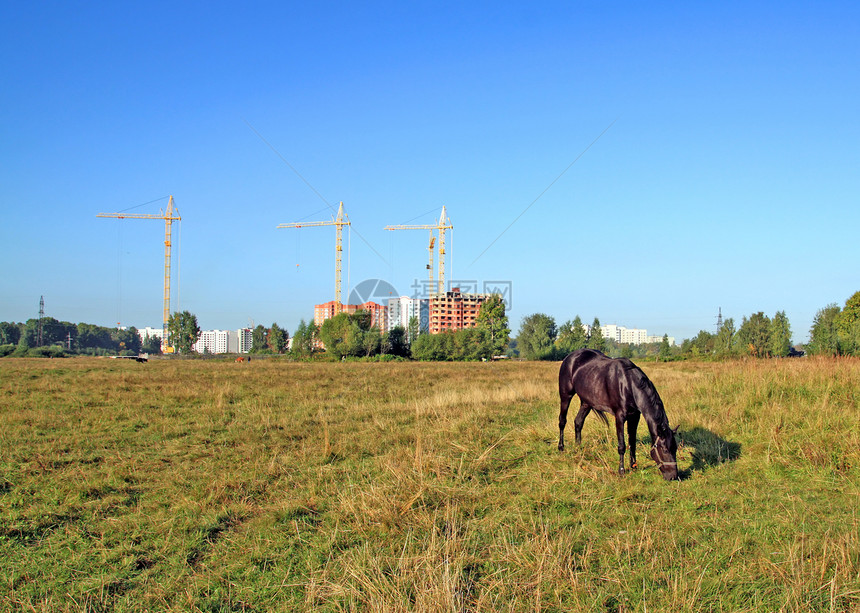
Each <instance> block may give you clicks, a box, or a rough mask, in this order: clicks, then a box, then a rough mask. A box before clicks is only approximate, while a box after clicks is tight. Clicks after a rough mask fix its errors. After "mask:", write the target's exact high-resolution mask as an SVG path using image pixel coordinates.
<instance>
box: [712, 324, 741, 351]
mask: <svg viewBox="0 0 860 613" xmlns="http://www.w3.org/2000/svg"><path fill="white" fill-rule="evenodd" d="M736 335H737V330H735V320H734V319H732V318H731V317H729V318H728V319H726V320H724V321H723V325H722V326H720V329H719V330H717V336H716V338H714V351H716V353H717V355H718V356H721V357H726V356H729V355H731V354H732V353H733V352H734V343H735V336H736Z"/></svg>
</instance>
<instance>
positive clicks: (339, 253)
mask: <svg viewBox="0 0 860 613" xmlns="http://www.w3.org/2000/svg"><path fill="white" fill-rule="evenodd" d="M348 225H351V224H350V221H349V217H348V216H347V215H346V213H344V210H343V202H342V201H341V203H340V206H339V207H338V209H337V217H336V218H335V219H334V220H332V221H299V222H295V223H282V224H279V225H278V226H277V227H278V228H311V227H318V226H335V243H334V308H335V315H337V314H338V313H340V312H341V310H342V304H343V303H342V302H341V291H340V287H341V276H342V275H341V261H342V259H343V227H344V226H348Z"/></svg>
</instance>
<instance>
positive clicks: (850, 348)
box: [836, 292, 860, 355]
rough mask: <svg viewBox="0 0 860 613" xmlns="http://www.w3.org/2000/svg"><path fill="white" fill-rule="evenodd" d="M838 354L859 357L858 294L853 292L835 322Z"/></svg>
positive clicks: (859, 305) (859, 307)
mask: <svg viewBox="0 0 860 613" xmlns="http://www.w3.org/2000/svg"><path fill="white" fill-rule="evenodd" d="M836 329H837V332H838V334H839V349H840V353H843V354H845V355H860V292H855V293H854V294H853V295H852V296H851V297H850V298H849V299H848V300H846V301H845V306H844V307H842V312H841V313H840V314H839V317H838V319H837V320H836Z"/></svg>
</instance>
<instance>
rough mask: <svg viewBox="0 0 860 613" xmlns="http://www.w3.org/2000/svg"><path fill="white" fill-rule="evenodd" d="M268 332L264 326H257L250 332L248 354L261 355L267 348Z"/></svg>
mask: <svg viewBox="0 0 860 613" xmlns="http://www.w3.org/2000/svg"><path fill="white" fill-rule="evenodd" d="M268 336H269V331H268V330H267V329H266V327H265V326H261V325H260V324H257V325H256V326H255V327H254V329H253V330H252V331H251V349H250V350H249V353H263V352H265V351H266V349H267V348H268Z"/></svg>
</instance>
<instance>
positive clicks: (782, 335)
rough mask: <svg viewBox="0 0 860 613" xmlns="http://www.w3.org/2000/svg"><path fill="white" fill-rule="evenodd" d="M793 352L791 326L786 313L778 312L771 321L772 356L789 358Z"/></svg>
mask: <svg viewBox="0 0 860 613" xmlns="http://www.w3.org/2000/svg"><path fill="white" fill-rule="evenodd" d="M789 352H791V326H790V325H789V322H788V317H787V316H786V314H785V311H777V312H776V314H775V315H774V316H773V319H771V320H770V355H772V356H773V357H775V358H784V357H787V356H788V354H789Z"/></svg>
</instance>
